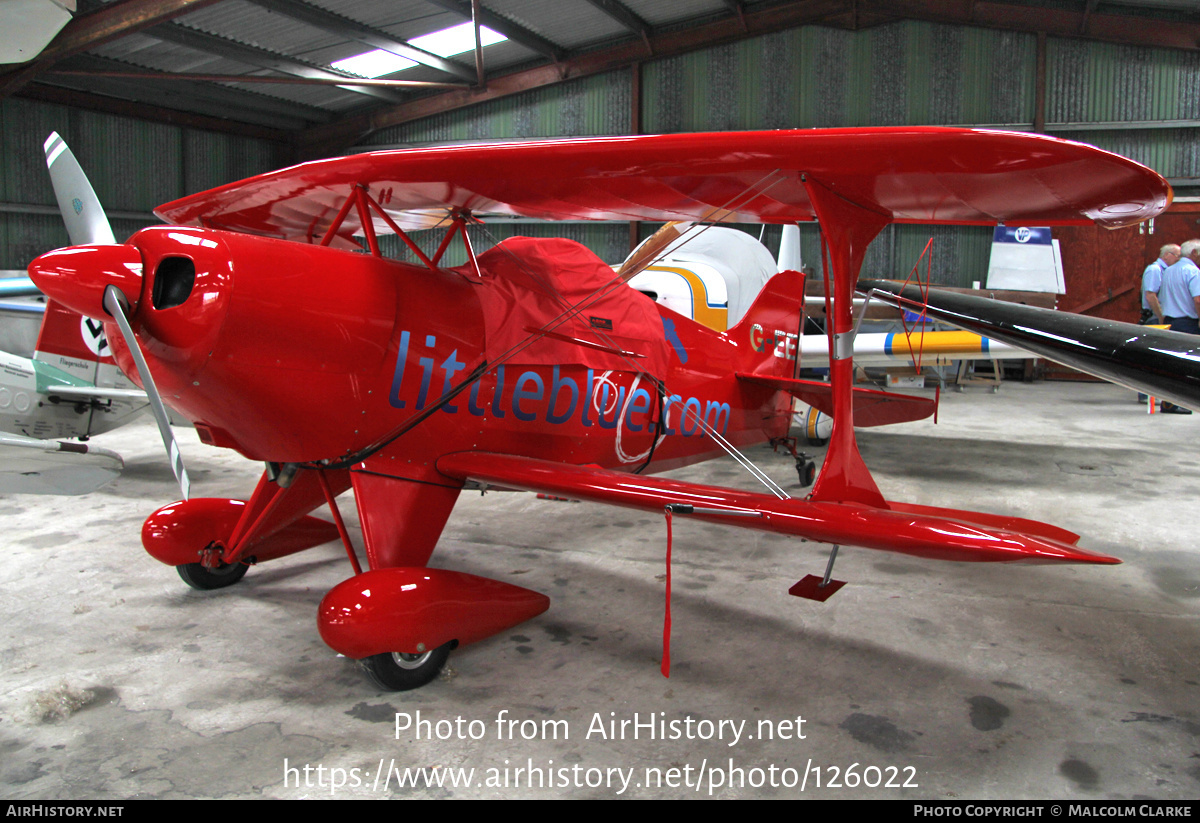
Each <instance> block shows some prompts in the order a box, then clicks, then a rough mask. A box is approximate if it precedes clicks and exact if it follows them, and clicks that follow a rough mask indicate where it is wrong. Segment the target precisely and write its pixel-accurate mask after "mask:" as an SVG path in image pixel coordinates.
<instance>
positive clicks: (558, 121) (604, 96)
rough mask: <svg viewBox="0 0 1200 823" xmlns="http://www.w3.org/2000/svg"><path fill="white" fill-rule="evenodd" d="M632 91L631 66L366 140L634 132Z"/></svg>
mask: <svg viewBox="0 0 1200 823" xmlns="http://www.w3.org/2000/svg"><path fill="white" fill-rule="evenodd" d="M632 93H633V82H632V78H631V74H630V72H629V71H614V72H609V73H607V74H600V75H596V76H595V77H587V78H584V79H581V80H575V81H572V82H570V83H562V84H560V85H557V86H547V87H545V88H540V89H535V90H533V91H528V92H525V93H523V94H514V95H513V96H511V97H505V98H503V99H501V100H496V101H494V102H490V103H482V104H480V105H478V106H470V107H468V108H465V109H456V110H455V111H450V112H446V113H445V114H439V115H436V116H434V117H427V118H425V119H424V120H416V121H414V122H412V123H405V124H403V125H400V126H395V127H392V128H388V129H383V130H381V131H378V132H376V133H375V134H373V135H371V137H370V138H369V139H368V140H366V141H364V142H363V144H362V146H363V147H364V148H369V147H372V146H385V145H396V144H421V143H446V142H455V141H463V140H493V139H500V138H509V137H562V136H571V135H583V134H586V135H594V134H629V132H630V130H631V128H632Z"/></svg>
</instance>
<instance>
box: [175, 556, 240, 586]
mask: <svg viewBox="0 0 1200 823" xmlns="http://www.w3.org/2000/svg"><path fill="white" fill-rule="evenodd" d="M249 568H250V567H249V566H247V565H246V564H245V563H232V564H229V563H222V564H221V565H220V566H218V567H217V568H215V569H210V568H208V567H206V566H204V565H203V564H201V563H185V564H184V565H182V566H176V567H175V570H176V571H178V572H179V576H180V577H182V578H183V582H184V583H187V584H188V585H189V586H191V587H192V588H193V589H199V590H200V591H202V592H207V591H212V590H213V589H223V588H225V587H226V586H232V585H233V584H234V583H236V582H238V581H239V580H241V579H242V578H243V577H245V576H246V570H247V569H249Z"/></svg>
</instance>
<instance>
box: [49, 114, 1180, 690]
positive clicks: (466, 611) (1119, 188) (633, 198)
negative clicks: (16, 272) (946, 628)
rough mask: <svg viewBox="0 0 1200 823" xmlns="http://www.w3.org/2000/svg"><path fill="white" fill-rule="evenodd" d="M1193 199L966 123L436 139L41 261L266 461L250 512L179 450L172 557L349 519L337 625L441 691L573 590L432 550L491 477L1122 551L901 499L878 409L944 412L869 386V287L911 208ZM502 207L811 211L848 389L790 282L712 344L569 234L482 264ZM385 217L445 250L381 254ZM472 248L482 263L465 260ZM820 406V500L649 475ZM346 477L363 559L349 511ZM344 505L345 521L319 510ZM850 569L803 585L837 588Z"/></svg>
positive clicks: (904, 530)
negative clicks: (498, 574) (860, 331)
mask: <svg viewBox="0 0 1200 823" xmlns="http://www.w3.org/2000/svg"><path fill="white" fill-rule="evenodd" d="M1170 197H1171V191H1170V187H1169V186H1168V185H1167V183H1166V181H1164V180H1163V179H1162V178H1161V177H1160V176H1159V175H1158V174H1156V173H1154V172H1152V171H1150V170H1149V169H1147V168H1144V167H1142V166H1140V165H1138V164H1136V163H1134V162H1132V161H1130V160H1127V159H1125V158H1122V157H1119V156H1116V155H1113V154H1109V153H1107V152H1104V151H1101V150H1098V149H1095V148H1093V147H1089V146H1085V145H1080V144H1075V143H1069V142H1064V141H1060V140H1055V139H1051V138H1045V137H1040V136H1033V135H1026V134H1006V133H996V132H984V131H971V130H954V129H938V128H903V129H843V130H833V131H779V132H763V133H749V134H746V133H721V134H702V135H669V136H638V137H624V138H594V139H574V140H563V141H550V142H536V143H516V144H490V145H485V146H459V147H453V148H434V149H414V150H404V151H389V152H381V153H374V154H363V155H357V156H349V157H342V158H335V159H329V160H321V161H315V162H311V163H305V164H302V165H299V166H295V167H292V168H288V169H284V170H281V171H278V172H273V173H270V174H265V175H261V176H259V177H255V178H252V179H249V180H246V181H243V182H240V183H234V184H231V185H228V186H224V187H222V188H218V189H214V190H212V191H209V192H205V193H202V194H197V195H194V196H191V197H186V198H184V199H182V200H178V201H176V202H173V203H168V204H166V205H164V206H162V207H160V208H159V209H158V211H157V213H158V215H159V216H160V217H161V218H163V219H164V220H166V221H167V222H169V223H171V224H173V225H171V226H160V227H154V228H149V229H145V230H142V231H139V232H138V233H136V234H135V235H133V237H131V238H130V239H129V241H128V242H126V243H124V244H116V245H108V244H94V245H84V246H75V247H71V248H66V249H60V250H58V251H54V252H50V253H48V254H46V255H43V256H42V257H40V258H38V259H37V260H36V261H34V263H33V264H32V265H31V266H30V274H31V276H32V277H33V278H34V280H35V282H37V284H38V285H39V287H41V288H42V289H43V290H44V291H45V292H47V294H49V295H51V296H52V297H53V298H54V299H55V300H58V301H60V302H62V303H64V304H65V305H67V306H69V307H70V308H72V309H74V310H76V311H79V312H81V313H83V314H85V315H88V316H94V317H103V318H105V322H106V330H107V331H108V333H109V339H110V340H111V341H112V347H113V349H114V351H115V352H116V357H117V360H118V362H119V363H120V364H121V366H122V367H123V368H124V369H125V370H126V372H128V373H130V374H131V375H132V374H134V373H135V359H136V360H143V359H144V361H146V362H148V368H147V367H146V363H141V364H139V365H138V366H137V373H139V374H140V378H139V382H142V383H143V384H145V385H146V388H147V390H148V392H149V393H150V394H151V396H152V397H154V396H155V395H156V392H154V391H153V390H152V386H151V385H150V384H151V378H150V374H151V373H152V374H153V381H156V382H157V384H158V386H159V387H160V388H161V390H162V392H163V393H164V394H165V395H167V396H168V397H169V399H170V402H171V404H172V406H173V407H174V408H176V409H178V410H179V411H180V412H182V413H184V414H185V415H186V416H187V417H188V418H190V419H191V420H193V421H194V422H195V426H196V430H197V432H199V434H200V437H201V439H202V440H204V441H205V442H207V443H210V444H213V445H217V446H223V447H228V448H232V449H236V450H237V451H239V452H240V453H241V454H243V455H244V456H246V457H247V458H250V459H252V460H258V461H263V462H264V463H266V464H267V468H266V471H265V472H264V474H263V476H262V478H261V480H260V481H259V483H258V486H257V488H256V489H255V490H254V492H253V494H252V495H251V496H250V499H249V500H248V501H241V500H226V499H192V500H187V499H186V496H187V486H186V474H184V473H183V471H182V464H181V463H180V461H179V459H178V452H177V449H174V447H173V441H169V448H171V449H172V452H173V454H172V459H173V463H174V465H175V468H176V470H177V472H176V473H177V476H179V477H180V479H181V487H182V488H183V490H184V497H185V500H183V501H181V502H177V503H172V504H170V505H168V506H165V507H163V508H161V509H159V510H158V511H157V512H155V513H154V514H152V515H151V516H150V517H149V519H148V520H147V521H146V524H145V527H144V529H143V534H142V539H143V543H144V545H145V547H146V549H147V551H149V553H150V554H151V555H153V556H154V557H155V558H157V559H159V560H161V561H163V562H164V563H167V564H169V565H173V566H177V567H178V568H179V570H180V573H181V575H182V576H183V578H184V579H185V580H186V581H187V582H188V583H189V584H191V585H193V586H196V587H198V588H217V587H221V586H225V585H229V584H231V583H234V582H236V581H237V580H238V579H240V578H241V576H242V575H243V574H244V573H245V571H246V568H247V566H248V565H249V564H253V563H261V562H264V561H267V560H272V559H275V558H278V557H281V556H284V555H287V554H291V553H293V552H297V551H300V550H303V549H305V548H308V547H311V546H314V545H317V544H320V543H324V542H326V541H328V540H330V539H334V538H335V537H336V536H337V535H339V534H340V536H341V538H342V539H343V540H344V541H345V542H346V546H347V549H348V550H349V551H350V558H351V562H352V564H353V565H354V571H355V574H354V575H353V576H352V577H350V578H349V579H347V580H346V581H344V582H343V583H341V584H339V585H338V586H336V587H334V588H333V589H332V590H331V591H330V592H329V593H328V594H327V595H326V597H325V598H324V600H323V602H322V604H321V607H320V615H319V627H320V631H321V635H322V637H323V638H324V640H325V641H326V642H327V643H328V644H329V645H330V646H331V647H333V648H334V649H335V650H337V651H339V652H341V653H343V654H345V655H347V656H349V657H352V658H355V659H360V660H362V661H364V665H365V667H366V669H367V671H368V673H369V674H370V675H371V676H372V677H373V679H375V681H376V682H377V683H379V684H380V685H381V686H384V687H386V688H394V689H403V688H413V687H415V686H418V685H421V684H423V683H425V682H428V680H430V679H431V678H432V677H433V676H435V675H436V674H437V672H438V670H439V669H440V668H441V666H442V665H443V663H444V662H445V660H446V656H447V655H448V653H449V651H450V650H451V649H452V648H454V647H455V646H457V645H461V644H465V643H469V642H472V641H475V640H479V639H481V638H485V637H488V636H490V635H493V634H495V633H497V632H499V631H503V630H504V629H506V628H508V627H510V626H512V625H515V624H516V623H519V622H521V621H523V620H526V619H528V618H530V617H532V616H534V615H537V614H539V613H541V612H542V611H544V610H545V609H546V608H547V607H548V605H549V600H548V599H547V598H546V597H545V596H543V595H541V594H539V593H536V592H532V591H529V590H526V589H521V588H518V587H516V586H512V585H509V584H507V583H501V582H499V581H495V580H488V579H484V578H480V577H476V576H472V575H468V574H463V573H458V572H454V571H449V570H444V569H432V568H428V567H427V562H428V561H429V558H430V555H431V553H432V552H433V550H434V548H435V546H436V544H437V542H438V538H439V535H440V534H441V532H442V529H443V527H444V525H445V523H446V521H447V518H448V517H449V516H450V512H451V509H452V508H453V507H454V503H455V500H456V499H457V497H458V495H459V493H460V492H461V491H462V490H463V489H464V488H481V487H483V488H486V487H500V488H507V489H524V490H536V491H539V492H546V493H549V494H553V495H561V496H564V497H571V498H581V499H586V500H593V501H599V502H604V503H611V504H614V505H618V506H628V507H635V508H641V509H646V510H652V511H658V512H662V511H664V509H666V510H667V511H669V512H671V513H673V514H677V515H684V516H690V517H695V518H698V519H702V520H706V521H710V522H714V523H723V524H726V525H731V526H741V527H746V528H755V529H763V530H769V531H775V532H781V533H785V534H791V535H797V536H801V537H804V538H807V539H809V540H815V541H821V542H825V543H830V544H833V545H834V546H835V550H836V546H838V545H842V544H849V545H855V546H863V547H868V548H874V549H882V550H888V551H896V552H902V553H906V554H913V555H918V556H921V557H930V558H938V559H945V560H967V561H1007V560H1028V561H1043V562H1048V561H1067V562H1088V563H1115V562H1118V561H1117V560H1115V559H1114V558H1111V557H1107V556H1103V555H1100V554H1095V553H1091V552H1088V551H1086V550H1084V549H1081V548H1079V547H1078V546H1077V545H1076V543H1077V541H1078V539H1079V537H1078V535H1075V534H1072V533H1070V532H1068V531H1066V530H1064V529H1060V528H1056V527H1054V526H1049V525H1046V524H1042V523H1038V522H1034V521H1030V520H1025V519H1021V518H1017V517H1006V516H998V515H992V514H980V513H972V512H965V511H957V510H951V509H942V508H935V507H929V506H918V505H911V504H904V503H897V502H893V501H888V500H885V499H884V498H883V496H882V494H880V492H879V489H878V488H877V486H876V484H875V482H874V480H873V479H872V477H871V474H870V472H869V471H868V470H867V468H866V466H865V464H864V463H863V460H862V458H861V457H860V455H859V452H858V449H857V446H856V443H855V436H854V425H855V424H858V425H863V424H868V423H884V422H894V421H898V420H904V419H915V418H918V417H922V416H925V415H926V414H927V413H928V412H929V401H928V400H925V399H923V398H903V397H900V398H897V397H896V396H895V395H882V393H878V392H861V391H858V390H855V389H854V387H853V386H852V369H853V366H852V362H851V354H852V350H853V317H852V313H851V305H852V299H851V295H852V292H853V289H854V284H855V280H856V278H857V275H858V271H859V267H860V265H861V262H862V259H863V254H864V252H865V251H866V248H867V245H868V244H869V243H870V242H871V240H872V239H873V238H874V237H875V236H876V234H877V233H878V232H879V231H880V230H881V229H882V228H883V227H884V226H886V225H887V224H888V223H889V222H892V221H899V222H913V223H951V224H964V225H965V224H981V225H993V224H996V223H1005V224H1009V225H1013V224H1025V223H1027V224H1033V225H1042V226H1054V225H1071V224H1080V223H1088V222H1096V223H1099V224H1102V225H1106V226H1121V225H1127V224H1131V223H1135V222H1137V221H1141V220H1145V219H1148V218H1150V217H1152V216H1154V215H1155V214H1157V213H1159V212H1160V211H1161V210H1162V209H1164V208H1165V207H1166V205H1167V204H1168V203H1169V202H1170ZM489 214H501V215H524V216H530V217H537V218H547V219H572V220H575V219H589V218H590V219H605V220H645V221H663V220H681V221H707V222H755V223H789V222H796V221H810V220H816V221H818V222H819V224H820V227H821V230H822V237H823V240H824V246H825V248H826V249H827V251H828V260H827V265H826V266H825V267H824V268H825V271H827V272H830V271H831V272H832V276H833V281H834V282H833V288H832V294H833V305H832V315H831V316H832V317H833V322H832V324H830V328H829V334H830V336H831V347H830V350H831V351H832V352H833V353H834V356H833V360H832V364H831V377H832V379H831V384H828V385H825V384H812V383H809V382H807V381H803V380H799V379H797V377H796V374H797V371H796V370H797V362H796V357H795V346H794V341H795V335H796V334H798V333H799V331H800V320H801V317H800V314H801V307H802V304H803V297H802V295H803V289H802V278H801V276H800V275H799V274H797V273H795V272H784V273H781V274H779V275H777V276H775V277H774V278H773V279H772V280H771V281H769V282H768V284H767V285H766V287H765V288H764V289H763V291H762V293H761V294H760V295H759V296H758V298H757V300H756V302H755V303H754V304H753V306H752V307H751V309H750V310H749V312H748V313H747V315H746V316H745V318H744V319H743V320H742V321H741V322H739V323H738V324H737V325H736V326H735V327H734V328H732V329H730V330H729V331H728V332H726V333H717V332H714V331H711V330H709V329H706V328H704V327H702V326H700V325H698V324H696V323H694V322H692V321H690V320H687V319H685V318H683V317H682V316H680V315H677V314H674V313H673V312H671V311H670V310H669V309H666V308H664V307H660V306H655V304H654V303H652V302H651V301H650V300H649V299H647V298H646V297H645V296H643V295H641V294H638V293H636V292H635V291H633V290H632V289H630V288H629V287H628V286H626V285H625V284H624V282H623V280H622V278H621V277H620V276H617V275H614V273H613V272H612V270H611V269H610V268H609V267H608V266H607V265H605V264H604V263H603V262H602V261H601V260H599V259H598V258H597V257H596V256H595V255H593V254H592V253H591V252H589V251H588V250H587V249H585V248H583V247H582V246H580V245H578V244H576V243H573V242H570V241H566V240H536V239H528V238H513V239H510V240H507V241H505V242H503V243H501V244H499V245H497V246H496V247H494V248H492V249H490V250H488V251H487V252H484V253H482V254H478V255H476V254H474V252H473V251H472V249H471V247H470V241H469V237H468V234H467V232H466V227H467V226H468V225H469V224H470V223H471V222H472V221H475V220H478V219H480V218H482V217H485V216H486V215H489ZM435 227H442V228H444V229H445V236H444V238H443V239H442V240H441V244H440V246H439V247H438V248H437V250H436V251H435V252H434V253H433V254H429V255H427V254H426V253H425V252H423V251H422V250H421V248H420V247H419V246H418V245H417V244H416V243H415V242H414V241H413V240H412V239H411V238H410V237H409V235H408V232H411V231H413V230H416V229H429V228H435ZM382 232H394V233H395V234H397V235H399V237H400V238H401V239H402V240H403V242H404V243H405V244H407V246H408V248H409V249H411V251H412V254H413V256H415V258H417V259H419V261H420V262H419V263H408V262H399V261H397V260H391V259H386V258H384V257H383V256H382V255H381V253H380V250H379V241H378V235H379V234H380V233H382ZM359 237H361V238H362V242H361V244H360V242H359V240H357V239H356V238H359ZM456 237H458V238H460V239H461V242H463V243H464V245H465V247H466V253H467V259H468V262H467V264H466V265H463V266H459V267H457V268H446V267H443V266H441V265H439V263H440V261H441V260H442V257H443V254H444V252H445V250H446V249H447V247H448V246H449V244H450V243H451V242H454V241H455V238H456ZM363 246H365V247H366V248H365V250H364V248H363ZM827 293H828V292H827ZM119 327H120V329H121V330H119ZM143 355H144V358H143ZM821 393H826V394H827V395H828V397H829V399H830V401H831V402H832V404H833V405H834V406H836V408H837V409H838V410H844V411H845V412H846V413H840V414H837V415H836V416H835V418H834V429H833V432H832V436H831V439H830V444H829V449H828V453H827V457H826V460H825V464H824V467H823V470H822V471H821V473H820V476H819V477H818V478H817V482H816V485H815V486H814V487H813V490H812V493H811V494H809V495H808V496H807V497H806V498H804V499H794V498H790V497H789V496H788V495H787V493H786V492H784V491H783V490H782V489H780V488H779V487H778V486H776V485H774V484H773V483H770V482H769V481H767V480H766V478H765V477H763V478H762V479H763V480H764V485H765V486H767V488H766V490H765V491H764V492H762V493H751V492H744V491H734V490H730V489H723V488H717V487H710V486H700V485H696V484H692V483H687V482H681V481H678V480H667V479H657V478H653V477H648V476H647V475H648V474H649V473H651V472H656V471H661V470H666V469H670V468H674V467H678V466H682V465H685V464H689V463H693V462H696V461H700V460H704V459H707V458H710V457H714V456H717V455H720V454H725V453H730V454H733V455H735V456H737V455H738V454H739V452H738V448H739V447H743V446H745V445H747V444H751V443H755V442H761V441H764V440H770V439H774V438H783V437H785V436H786V435H787V431H788V425H789V421H790V407H791V401H792V395H793V394H795V395H797V396H804V397H806V399H807V398H812V397H815V396H817V395H820V394H821ZM851 410H852V413H850V412H851ZM166 436H169V430H168V432H167V435H165V437H166ZM742 461H743V463H744V464H745V465H747V466H748V468H749V469H750V470H751V471H753V466H751V465H749V462H748V461H745V460H744V458H742ZM351 488H352V489H353V490H354V497H355V502H356V505H357V507H358V512H359V515H360V519H361V522H362V529H363V539H364V541H365V543H366V547H365V548H366V557H367V561H368V566H369V568H368V569H367V570H365V571H364V570H361V569H359V568H358V563H357V561H356V560H355V557H354V553H353V549H352V547H351V545H350V541H349V538H348V536H347V535H346V532H345V529H344V528H343V527H342V525H341V519H340V516H338V514H337V508H336V505H335V504H334V500H335V498H336V497H337V495H339V494H340V493H342V492H344V491H346V490H347V489H351ZM324 505H328V506H330V508H331V509H332V510H333V513H334V519H335V522H336V524H337V525H336V526H335V525H332V524H330V523H328V522H326V521H324V520H321V519H317V518H314V517H311V516H309V513H310V512H312V511H313V510H315V509H317V508H318V507H321V506H324ZM814 579H816V580H819V578H814ZM826 582H828V574H827V575H826V579H825V580H824V581H820V583H818V584H817V586H816V587H813V586H811V585H809V586H807V587H806V586H801V589H802V590H805V591H802V593H807V594H808V595H811V596H815V597H817V598H818V599H823V597H824V596H825V595H826V594H827V591H828V590H826V592H818V591H817V588H820V586H821V584H822V583H826ZM798 585H799V584H798Z"/></svg>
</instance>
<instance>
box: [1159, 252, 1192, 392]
mask: <svg viewBox="0 0 1200 823" xmlns="http://www.w3.org/2000/svg"><path fill="white" fill-rule="evenodd" d="M1197 263H1200V240H1189V241H1187V242H1186V243H1184V244H1183V246H1182V247H1181V248H1180V258H1179V260H1178V261H1177V262H1176V263H1174V264H1173V265H1171V266H1168V267H1167V268H1166V270H1165V271H1163V273H1162V285H1161V286H1160V287H1159V290H1158V302H1159V305H1160V306H1161V307H1162V318H1163V321H1164V322H1166V323H1170V324H1171V331H1178V332H1184V333H1186V334H1200V320H1198V319H1197V318H1198V317H1200V266H1198V265H1197ZM1162 410H1163V411H1164V412H1167V413H1168V414H1191V412H1190V411H1188V410H1187V409H1185V408H1182V407H1181V406H1176V405H1174V404H1171V403H1166V402H1164V403H1163V409H1162Z"/></svg>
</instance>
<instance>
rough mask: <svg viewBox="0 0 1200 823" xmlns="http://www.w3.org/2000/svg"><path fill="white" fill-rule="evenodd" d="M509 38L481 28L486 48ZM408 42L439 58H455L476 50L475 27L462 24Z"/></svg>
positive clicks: (480, 37)
mask: <svg viewBox="0 0 1200 823" xmlns="http://www.w3.org/2000/svg"><path fill="white" fill-rule="evenodd" d="M507 39H508V38H507V37H505V36H504V35H503V34H499V33H497V32H494V31H492V30H491V29H489V28H488V27H487V26H480V27H479V42H480V43H481V44H482V45H484V46H490V45H492V44H493V43H502V42H504V41H505V40H507ZM408 42H410V43H412V44H413V45H414V46H416V47H417V48H419V49H424V50H425V51H429V52H433V53H434V54H436V55H438V56H439V57H453V56H454V55H456V54H462V53H464V52H468V51H474V49H475V26H474V24H472V23H460V24H459V25H457V26H451V27H450V28H448V29H442V30H441V31H435V32H433V33H432V34H425V35H422V36H421V37H414V38H413V39H412V40H409V41H408Z"/></svg>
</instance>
